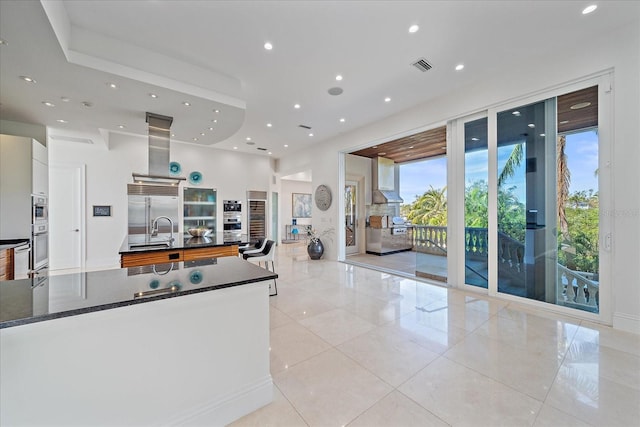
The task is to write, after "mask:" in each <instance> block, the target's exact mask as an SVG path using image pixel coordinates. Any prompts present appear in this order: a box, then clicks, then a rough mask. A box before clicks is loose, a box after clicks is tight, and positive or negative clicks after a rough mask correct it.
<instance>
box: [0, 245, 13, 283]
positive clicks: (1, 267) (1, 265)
mask: <svg viewBox="0 0 640 427" xmlns="http://www.w3.org/2000/svg"><path fill="white" fill-rule="evenodd" d="M0 280H13V249H2V250H0Z"/></svg>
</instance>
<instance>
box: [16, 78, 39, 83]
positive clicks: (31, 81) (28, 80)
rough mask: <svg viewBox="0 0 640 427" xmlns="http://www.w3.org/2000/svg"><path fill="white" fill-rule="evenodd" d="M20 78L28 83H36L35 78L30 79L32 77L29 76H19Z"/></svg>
mask: <svg viewBox="0 0 640 427" xmlns="http://www.w3.org/2000/svg"><path fill="white" fill-rule="evenodd" d="M20 78H21V79H22V80H24V81H25V82H28V83H36V81H35V79H32V78H31V77H29V76H20Z"/></svg>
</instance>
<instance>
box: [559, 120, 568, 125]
mask: <svg viewBox="0 0 640 427" xmlns="http://www.w3.org/2000/svg"><path fill="white" fill-rule="evenodd" d="M567 123H569V120H563V121H561V122H560V124H561V125H566V124H567Z"/></svg>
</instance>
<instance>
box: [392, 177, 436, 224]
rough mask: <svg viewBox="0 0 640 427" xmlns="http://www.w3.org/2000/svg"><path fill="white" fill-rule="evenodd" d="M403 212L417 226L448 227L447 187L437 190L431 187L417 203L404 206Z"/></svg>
mask: <svg viewBox="0 0 640 427" xmlns="http://www.w3.org/2000/svg"><path fill="white" fill-rule="evenodd" d="M405 206H408V207H406V208H405ZM403 208H404V209H403ZM401 212H402V214H403V215H406V217H407V219H408V220H409V221H411V222H413V223H414V224H417V225H439V226H445V225H447V187H444V188H437V189H436V188H433V186H429V189H428V190H427V191H425V192H424V194H423V195H422V196H420V197H418V198H417V199H416V201H415V202H413V203H412V204H411V205H404V206H403V207H402V208H401Z"/></svg>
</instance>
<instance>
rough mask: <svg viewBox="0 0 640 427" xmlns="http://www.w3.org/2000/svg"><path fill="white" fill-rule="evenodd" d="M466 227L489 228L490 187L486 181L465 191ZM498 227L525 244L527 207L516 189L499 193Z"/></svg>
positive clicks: (507, 189)
mask: <svg viewBox="0 0 640 427" xmlns="http://www.w3.org/2000/svg"><path fill="white" fill-rule="evenodd" d="M464 218H465V227H475V228H488V227H489V186H488V184H487V182H486V181H484V180H480V181H476V182H474V183H472V184H471V185H469V186H468V187H467V188H466V189H465V203H464ZM498 226H499V229H500V231H501V232H503V233H505V234H507V235H509V236H510V237H511V238H513V239H515V240H518V241H520V242H523V243H524V229H525V207H524V204H523V203H521V202H520V201H518V198H517V197H516V195H515V187H509V188H502V187H500V190H499V191H498Z"/></svg>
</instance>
